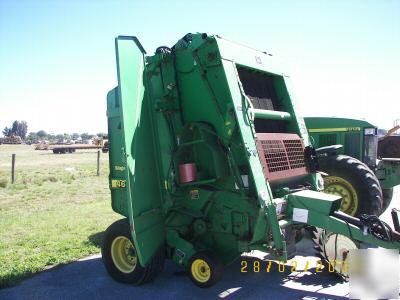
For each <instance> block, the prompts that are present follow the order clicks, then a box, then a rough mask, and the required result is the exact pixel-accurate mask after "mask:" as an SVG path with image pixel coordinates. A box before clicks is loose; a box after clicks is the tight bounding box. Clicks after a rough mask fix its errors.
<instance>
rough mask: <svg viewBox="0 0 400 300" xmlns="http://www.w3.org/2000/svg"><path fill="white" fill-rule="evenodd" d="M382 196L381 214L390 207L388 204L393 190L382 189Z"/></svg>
mask: <svg viewBox="0 0 400 300" xmlns="http://www.w3.org/2000/svg"><path fill="white" fill-rule="evenodd" d="M382 195H383V207H382V212H384V211H385V210H386V209H387V208H388V207H389V205H390V202H391V201H392V198H393V188H390V189H383V190H382Z"/></svg>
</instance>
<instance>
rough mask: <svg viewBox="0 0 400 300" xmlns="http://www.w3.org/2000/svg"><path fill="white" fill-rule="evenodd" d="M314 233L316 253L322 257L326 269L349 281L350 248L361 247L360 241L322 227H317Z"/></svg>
mask: <svg viewBox="0 0 400 300" xmlns="http://www.w3.org/2000/svg"><path fill="white" fill-rule="evenodd" d="M313 234H314V236H313V239H312V240H313V242H314V249H315V250H316V255H317V257H319V258H321V259H322V262H323V264H324V266H325V268H326V270H327V271H328V272H330V273H334V274H336V275H338V276H340V277H341V278H342V279H343V280H345V281H347V280H348V279H349V265H348V260H347V258H348V254H349V251H350V250H353V249H359V248H360V245H359V243H358V242H357V241H354V240H352V239H350V238H348V237H347V236H345V235H341V234H337V233H333V232H329V231H326V230H324V229H321V228H316V229H315V231H314V232H313Z"/></svg>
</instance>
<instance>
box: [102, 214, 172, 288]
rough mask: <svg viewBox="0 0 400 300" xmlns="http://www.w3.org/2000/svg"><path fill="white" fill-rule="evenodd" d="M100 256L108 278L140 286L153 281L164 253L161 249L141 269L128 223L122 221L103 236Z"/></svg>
mask: <svg viewBox="0 0 400 300" xmlns="http://www.w3.org/2000/svg"><path fill="white" fill-rule="evenodd" d="M101 255H102V258H103V263H104V266H105V268H106V270H107V272H108V274H110V276H111V277H112V278H113V279H114V280H116V281H119V282H122V283H131V284H134V285H140V284H143V283H146V282H149V281H152V280H154V278H155V277H156V275H157V274H158V273H160V271H161V270H162V268H163V266H164V260H165V252H164V248H163V247H162V248H161V249H160V250H159V251H158V252H157V253H156V254H155V255H154V256H153V258H152V260H151V262H150V263H149V264H148V265H147V266H145V267H142V265H141V264H140V261H139V257H138V254H137V251H136V247H135V245H134V243H133V241H132V237H131V233H130V230H129V222H128V220H127V219H122V220H119V221H116V222H114V223H113V224H111V225H110V226H109V227H108V228H107V230H106V232H105V236H104V240H103V245H102V248H101Z"/></svg>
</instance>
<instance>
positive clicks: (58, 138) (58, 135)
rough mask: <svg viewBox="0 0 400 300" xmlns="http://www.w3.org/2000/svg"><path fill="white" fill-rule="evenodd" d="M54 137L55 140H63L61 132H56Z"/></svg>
mask: <svg viewBox="0 0 400 300" xmlns="http://www.w3.org/2000/svg"><path fill="white" fill-rule="evenodd" d="M56 139H57V141H59V140H63V139H64V135H63V134H56Z"/></svg>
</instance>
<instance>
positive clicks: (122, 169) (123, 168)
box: [115, 166, 125, 171]
mask: <svg viewBox="0 0 400 300" xmlns="http://www.w3.org/2000/svg"><path fill="white" fill-rule="evenodd" d="M115 171H125V167H124V166H115Z"/></svg>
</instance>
